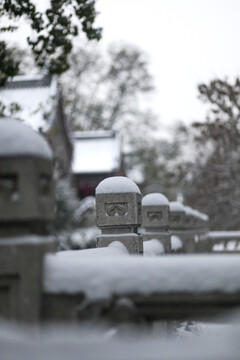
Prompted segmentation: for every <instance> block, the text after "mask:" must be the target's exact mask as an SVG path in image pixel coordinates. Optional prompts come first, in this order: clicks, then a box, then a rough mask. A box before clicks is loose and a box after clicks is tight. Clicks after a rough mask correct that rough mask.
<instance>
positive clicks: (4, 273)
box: [0, 119, 55, 322]
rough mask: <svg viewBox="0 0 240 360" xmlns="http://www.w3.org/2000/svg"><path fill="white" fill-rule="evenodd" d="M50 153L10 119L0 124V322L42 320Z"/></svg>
mask: <svg viewBox="0 0 240 360" xmlns="http://www.w3.org/2000/svg"><path fill="white" fill-rule="evenodd" d="M53 217H54V192H53V179H52V153H51V150H50V148H49V146H48V144H47V142H46V141H45V139H44V138H43V137H42V136H41V135H40V134H38V133H36V132H35V131H33V130H32V129H31V128H30V127H28V126H26V125H24V124H22V123H21V122H19V121H16V120H12V119H0V317H4V318H7V319H13V320H15V321H16V320H17V321H24V322H36V321H38V320H39V317H40V309H41V296H42V288H41V283H42V262H43V256H44V254H45V253H46V252H48V251H54V250H55V244H54V243H53V241H52V240H51V239H50V238H48V237H47V236H43V235H45V234H46V225H47V223H48V222H49V221H50V220H52V219H53Z"/></svg>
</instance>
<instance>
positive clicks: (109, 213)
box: [96, 176, 143, 254]
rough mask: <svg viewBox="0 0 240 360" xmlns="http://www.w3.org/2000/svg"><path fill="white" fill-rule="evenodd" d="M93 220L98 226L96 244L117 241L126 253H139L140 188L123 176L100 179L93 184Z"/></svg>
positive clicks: (141, 244) (107, 243) (140, 243)
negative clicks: (94, 210)
mask: <svg viewBox="0 0 240 360" xmlns="http://www.w3.org/2000/svg"><path fill="white" fill-rule="evenodd" d="M96 217H97V219H96V222H97V225H98V227H99V228H100V229H101V230H102V235H99V236H98V237H97V247H106V246H108V245H109V244H110V243H112V242H113V241H120V242H121V243H123V244H124V245H125V247H126V248H127V249H128V251H129V253H130V254H142V253H143V241H142V236H141V235H140V234H138V226H139V225H140V224H141V192H140V190H139V188H138V186H137V185H136V184H135V183H134V182H133V181H132V180H130V179H128V178H127V177H123V176H114V177H109V178H106V179H104V180H103V181H102V182H100V184H99V185H98V186H97V188H96Z"/></svg>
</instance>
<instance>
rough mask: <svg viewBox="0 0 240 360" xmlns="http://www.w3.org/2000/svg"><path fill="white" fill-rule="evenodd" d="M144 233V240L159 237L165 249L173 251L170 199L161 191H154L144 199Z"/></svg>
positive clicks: (166, 251) (167, 251)
mask: <svg viewBox="0 0 240 360" xmlns="http://www.w3.org/2000/svg"><path fill="white" fill-rule="evenodd" d="M142 213H143V221H142V226H143V228H144V231H143V233H142V235H143V239H144V241H147V240H151V239H157V240H159V241H160V242H161V243H162V245H163V247H164V250H165V253H169V252H171V243H170V232H169V201H168V199H167V198H166V197H165V196H164V195H162V194H160V193H152V194H148V195H146V196H144V197H143V199H142Z"/></svg>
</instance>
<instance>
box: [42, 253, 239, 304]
mask: <svg viewBox="0 0 240 360" xmlns="http://www.w3.org/2000/svg"><path fill="white" fill-rule="evenodd" d="M99 250H100V249H98V251H99ZM108 250H109V249H108ZM108 250H107V249H102V251H103V252H106V254H107V251H108ZM95 251H96V250H95ZM111 251H113V247H112V250H111ZM116 251H117V252H118V253H119V249H118V250H116ZM87 252H88V254H89V255H90V253H91V251H90V250H86V251H82V250H80V251H66V252H59V253H57V254H49V255H47V256H46V257H45V265H44V291H45V292H46V293H52V294H57V293H70V294H74V293H75V294H76V293H84V294H85V295H86V297H87V298H89V299H106V298H109V297H111V296H113V295H128V294H134V293H135V294H145V295H151V294H162V295H163V294H171V293H172V294H178V293H192V294H195V295H198V294H204V293H205V294H209V293H218V294H220V293H222V294H231V293H240V276H239V274H240V255H219V256H215V255H214V256H213V255H188V256H184V255H169V256H164V257H138V256H124V257H123V256H115V257H112V254H110V252H109V255H110V256H96V258H94V262H93V261H89V256H86V255H87ZM96 253H97V251H96ZM81 254H82V256H81Z"/></svg>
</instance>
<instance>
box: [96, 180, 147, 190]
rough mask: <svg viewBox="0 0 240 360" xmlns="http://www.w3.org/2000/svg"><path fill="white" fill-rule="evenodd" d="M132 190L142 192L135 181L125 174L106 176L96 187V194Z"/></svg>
mask: <svg viewBox="0 0 240 360" xmlns="http://www.w3.org/2000/svg"><path fill="white" fill-rule="evenodd" d="M131 192H133V193H137V194H141V191H140V190H139V187H138V186H137V185H136V184H135V182H133V181H132V180H130V179H129V178H127V177H124V176H113V177H109V178H106V179H104V180H103V181H101V182H100V184H99V185H98V186H97V187H96V194H104V193H107V194H109V193H131Z"/></svg>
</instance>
